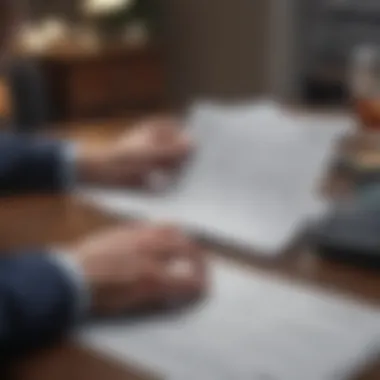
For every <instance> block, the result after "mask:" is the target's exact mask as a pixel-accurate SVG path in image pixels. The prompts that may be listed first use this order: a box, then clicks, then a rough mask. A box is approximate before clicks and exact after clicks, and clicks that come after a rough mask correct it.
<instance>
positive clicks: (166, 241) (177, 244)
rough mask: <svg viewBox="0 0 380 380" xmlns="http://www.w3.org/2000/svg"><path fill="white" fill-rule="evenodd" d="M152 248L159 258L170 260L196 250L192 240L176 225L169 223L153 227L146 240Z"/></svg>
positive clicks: (188, 254) (192, 253) (191, 253)
mask: <svg viewBox="0 0 380 380" xmlns="http://www.w3.org/2000/svg"><path fill="white" fill-rule="evenodd" d="M148 241H149V244H151V246H152V247H153V248H154V250H153V251H154V253H155V255H156V257H157V258H158V259H159V260H161V261H162V260H164V261H167V260H172V259H175V258H181V257H191V256H192V255H195V254H196V252H197V246H196V244H195V243H194V241H193V240H192V239H191V238H190V237H189V236H188V235H187V234H185V233H184V232H182V231H181V230H180V229H179V228H178V227H176V226H175V225H171V224H162V225H158V226H156V227H153V228H152V229H151V231H150V235H149V236H148V237H147V242H148Z"/></svg>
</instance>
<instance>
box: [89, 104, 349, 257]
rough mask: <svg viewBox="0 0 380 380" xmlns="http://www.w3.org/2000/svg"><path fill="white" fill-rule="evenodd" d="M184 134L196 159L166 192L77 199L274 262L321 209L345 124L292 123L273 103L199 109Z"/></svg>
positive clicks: (302, 119) (297, 119) (92, 195)
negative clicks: (324, 179) (190, 140)
mask: <svg viewBox="0 0 380 380" xmlns="http://www.w3.org/2000/svg"><path fill="white" fill-rule="evenodd" d="M188 128H189V132H190V133H191V134H192V135H193V137H194V140H195V141H196V145H197V147H196V152H195V154H194V155H193V157H192V159H191V160H190V161H189V162H188V163H187V165H185V167H184V169H183V171H182V172H181V174H180V176H179V178H176V180H175V182H173V183H172V184H171V186H169V187H168V189H166V191H160V192H159V193H156V194H152V193H150V194H147V193H141V192H131V191H127V190H125V189H123V190H114V191H109V190H107V191H104V190H101V189H98V190H96V189H92V190H87V191H85V192H84V193H82V195H84V196H85V198H86V199H87V200H90V201H91V202H93V203H94V204H96V205H98V207H100V208H102V209H103V210H106V211H109V212H113V213H117V214H119V215H125V216H128V217H135V218H147V219H149V220H155V221H156V220H163V221H172V222H175V223H177V224H179V225H180V226H182V227H184V228H186V229H188V230H189V231H190V232H193V233H195V234H199V235H204V236H206V237H208V238H212V239H216V240H218V241H219V242H220V243H227V244H235V245H237V246H240V247H242V248H246V249H247V248H248V249H249V250H255V252H256V253H260V254H264V255H275V254H277V253H279V252H281V251H282V250H283V249H284V248H286V246H287V245H288V244H289V243H290V242H291V240H292V239H293V238H294V237H295V235H296V234H297V233H298V232H299V231H300V230H301V229H302V228H303V227H304V224H305V222H306V221H307V220H308V218H309V217H310V215H312V214H315V213H316V212H318V213H319V212H322V211H323V209H324V206H326V204H325V202H322V201H321V199H320V197H319V196H318V190H319V186H320V182H321V179H322V176H323V174H324V172H325V170H326V167H327V166H328V163H329V161H330V159H331V158H332V155H333V153H334V147H335V145H336V143H337V141H338V139H339V138H340V137H342V136H343V135H344V134H345V133H347V132H348V131H349V130H350V123H349V121H347V120H345V119H343V120H340V119H334V118H331V119H325V120H322V121H320V120H318V119H312V118H305V117H294V116H292V115H291V114H286V113H284V112H283V111H282V110H281V109H280V108H279V107H277V106H275V105H273V104H270V103H268V104H265V103H264V104H262V103H260V104H253V105H243V106H234V107H232V106H231V107H222V106H218V105H214V104H200V105H198V106H196V107H194V108H193V109H192V110H191V112H190V113H189V118H188Z"/></svg>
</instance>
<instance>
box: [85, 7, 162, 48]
mask: <svg viewBox="0 0 380 380" xmlns="http://www.w3.org/2000/svg"><path fill="white" fill-rule="evenodd" d="M155 2H156V0H84V3H83V14H84V16H85V17H86V18H87V20H89V21H90V23H91V24H92V25H93V27H94V28H95V29H96V31H97V33H98V34H99V35H101V36H102V37H103V39H104V40H105V41H106V42H107V43H109V42H110V41H115V40H119V41H123V42H126V43H128V44H130V45H132V46H141V45H144V44H146V43H147V42H148V40H149V38H150V36H151V34H152V29H153V28H154V25H155V22H154V18H155V13H156V12H155V9H154V6H155Z"/></svg>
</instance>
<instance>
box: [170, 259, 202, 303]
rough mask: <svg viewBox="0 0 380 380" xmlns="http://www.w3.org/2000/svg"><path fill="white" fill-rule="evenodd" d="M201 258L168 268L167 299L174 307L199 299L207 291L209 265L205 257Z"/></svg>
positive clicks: (171, 265)
mask: <svg viewBox="0 0 380 380" xmlns="http://www.w3.org/2000/svg"><path fill="white" fill-rule="evenodd" d="M200 257H201V256H200ZM200 257H198V259H197V260H194V259H193V260H187V261H185V260H183V261H182V262H181V261H177V262H176V263H174V265H173V263H171V264H170V265H169V266H167V267H166V276H167V277H166V298H167V300H168V302H169V303H170V304H172V305H173V306H177V304H178V303H179V304H180V303H182V302H187V301H190V300H191V299H193V298H196V297H199V296H200V295H201V294H203V292H205V291H206V289H207V269H206V267H207V265H206V260H204V257H203V258H202V259H201V258H200Z"/></svg>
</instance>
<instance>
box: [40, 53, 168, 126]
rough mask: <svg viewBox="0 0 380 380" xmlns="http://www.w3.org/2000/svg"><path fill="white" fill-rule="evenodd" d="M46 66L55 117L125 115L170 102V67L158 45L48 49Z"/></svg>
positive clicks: (44, 61)
mask: <svg viewBox="0 0 380 380" xmlns="http://www.w3.org/2000/svg"><path fill="white" fill-rule="evenodd" d="M41 67H42V70H43V74H44V77H45V80H46V88H47V92H48V98H49V99H50V100H49V103H50V108H51V109H52V119H53V120H54V121H73V120H80V119H91V118H106V117H119V116H124V115H125V114H127V113H128V112H131V110H143V111H151V110H156V109H162V108H164V107H165V105H166V99H167V94H166V79H165V74H164V68H163V65H162V61H161V57H160V54H159V52H158V51H157V50H156V49H154V48H145V49H134V50H131V49H126V48H119V49H114V50H109V51H104V52H101V53H97V54H61V55H60V54H55V55H48V56H45V57H43V58H42V59H41Z"/></svg>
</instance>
